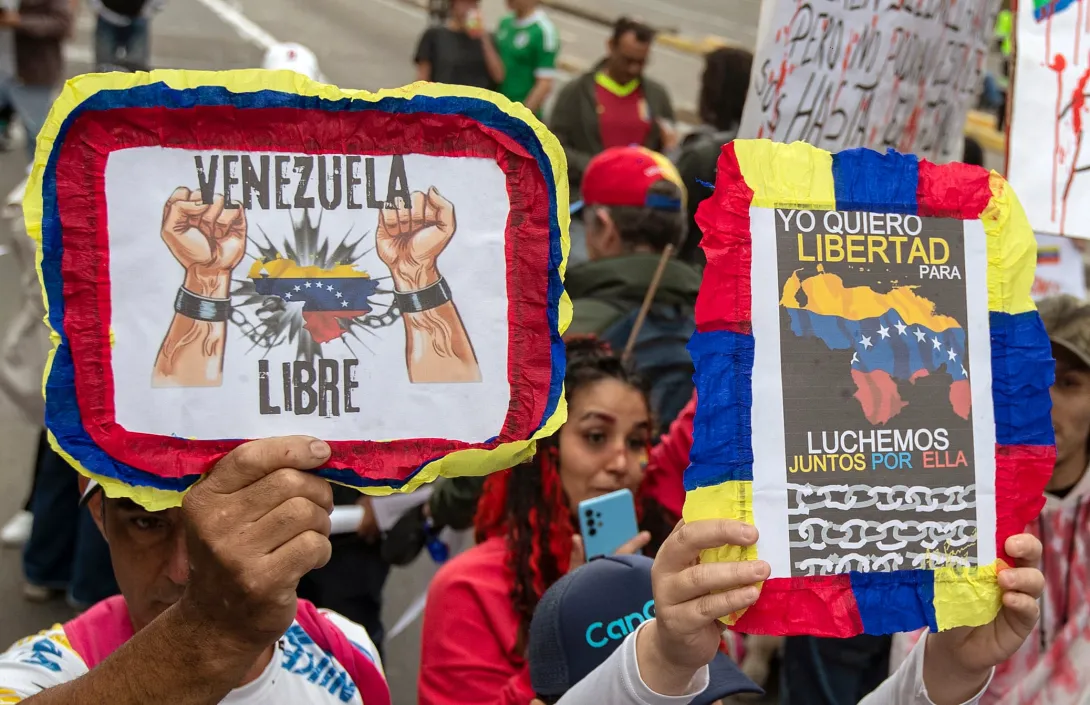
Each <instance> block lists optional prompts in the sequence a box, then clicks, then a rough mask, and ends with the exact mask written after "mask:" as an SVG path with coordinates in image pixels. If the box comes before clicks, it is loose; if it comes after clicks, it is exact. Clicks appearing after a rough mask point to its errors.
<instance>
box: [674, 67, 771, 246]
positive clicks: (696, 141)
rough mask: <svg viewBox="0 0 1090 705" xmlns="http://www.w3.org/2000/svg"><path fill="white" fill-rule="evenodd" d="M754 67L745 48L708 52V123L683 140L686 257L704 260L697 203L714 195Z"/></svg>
mask: <svg viewBox="0 0 1090 705" xmlns="http://www.w3.org/2000/svg"><path fill="white" fill-rule="evenodd" d="M752 68H753V54H751V53H750V52H749V51H746V50H745V49H739V48H735V47H724V48H721V49H716V50H715V51H713V52H710V53H709V54H708V55H707V56H706V57H704V77H703V79H701V82H700V98H699V104H700V120H701V122H702V124H701V125H700V127H698V128H696V130H694V131H693V132H692V133H691V134H690V135H689V136H687V137H686V138H685V140H684V141H683V142H682V145H681V153H680V154H679V155H678V160H677V169H678V172H679V173H680V174H681V180H682V182H683V183H684V184H685V189H686V190H687V191H688V194H689V228H688V232H687V235H686V237H685V243H684V244H683V245H682V246H681V251H680V252H679V253H678V257H680V258H681V259H682V260H684V261H686V262H693V263H696V264H703V263H704V253H703V251H701V249H700V228H699V227H698V226H697V224H696V209H697V208H698V207H699V206H700V204H701V203H703V202H704V200H705V199H707V198H708V197H709V196H711V195H712V190H713V188H714V186H715V175H716V167H717V165H718V164H719V155H720V154H722V152H723V145H725V144H727V143H728V142H730V141H732V140H733V139H734V138H735V137H737V136H738V126H739V125H741V123H742V110H743V108H744V107H745V104H746V94H747V93H748V92H749V75H750V71H751V69H752Z"/></svg>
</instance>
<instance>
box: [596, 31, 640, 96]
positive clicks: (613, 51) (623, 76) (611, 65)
mask: <svg viewBox="0 0 1090 705" xmlns="http://www.w3.org/2000/svg"><path fill="white" fill-rule="evenodd" d="M650 54H651V43H650V42H641V41H640V40H639V39H637V38H636V33H635V32H626V33H625V34H622V35H621V38H620V39H619V40H617V41H616V42H614V41H612V40H611V41H610V42H609V58H608V59H607V61H606V64H607V68H608V71H609V75H610V76H611V77H612V78H613V80H615V81H616V82H617V83H620V84H621V85H624V84H626V83H628V82H629V81H633V80H635V79H637V78H640V77H641V76H643V69H644V67H645V66H647V57H648V56H649V55H650Z"/></svg>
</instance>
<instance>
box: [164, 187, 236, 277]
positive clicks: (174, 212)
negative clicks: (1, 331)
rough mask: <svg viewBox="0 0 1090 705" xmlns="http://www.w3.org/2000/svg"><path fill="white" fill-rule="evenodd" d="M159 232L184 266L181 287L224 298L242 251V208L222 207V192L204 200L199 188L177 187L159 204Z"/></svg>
mask: <svg viewBox="0 0 1090 705" xmlns="http://www.w3.org/2000/svg"><path fill="white" fill-rule="evenodd" d="M160 234H161V235H162V238H163V242H164V243H166V246H167V247H168V248H170V252H171V254H173V255H174V258H175V259H177V260H178V263H179V264H181V265H182V267H184V268H185V272H186V278H185V284H184V286H185V288H186V289H188V290H189V291H192V292H193V293H194V294H199V295H201V296H207V297H210V298H227V296H228V295H229V294H228V290H229V288H230V282H231V272H232V271H234V269H235V267H237V266H238V263H239V262H241V261H242V257H243V255H244V254H245V253H246V211H245V210H243V209H242V208H224V207H223V196H216V197H215V199H213V201H212V203H204V202H203V201H202V200H201V194H200V192H199V191H190V190H189V189H187V188H185V187H179V188H177V189H175V190H174V193H172V194H171V195H170V198H169V199H167V202H166V205H164V206H163V226H162V229H161V232H160Z"/></svg>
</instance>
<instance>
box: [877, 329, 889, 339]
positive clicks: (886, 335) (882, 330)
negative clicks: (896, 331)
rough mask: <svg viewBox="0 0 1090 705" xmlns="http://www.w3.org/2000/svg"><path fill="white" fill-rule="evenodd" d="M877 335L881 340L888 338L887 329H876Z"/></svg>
mask: <svg viewBox="0 0 1090 705" xmlns="http://www.w3.org/2000/svg"><path fill="white" fill-rule="evenodd" d="M878 335H880V336H882V339H883V340H885V339H886V338H888V337H889V328H886V327H885V326H882V327H881V328H879V329H878Z"/></svg>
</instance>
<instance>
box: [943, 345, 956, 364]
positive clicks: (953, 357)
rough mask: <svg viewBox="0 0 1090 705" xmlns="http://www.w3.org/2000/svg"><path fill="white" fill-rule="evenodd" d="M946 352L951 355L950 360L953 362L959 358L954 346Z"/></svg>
mask: <svg viewBox="0 0 1090 705" xmlns="http://www.w3.org/2000/svg"><path fill="white" fill-rule="evenodd" d="M946 354H947V355H949V356H950V362H953V361H954V360H956V359H958V354H957V353H956V352H954V349H953V348H950V349H949V350H947V351H946Z"/></svg>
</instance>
